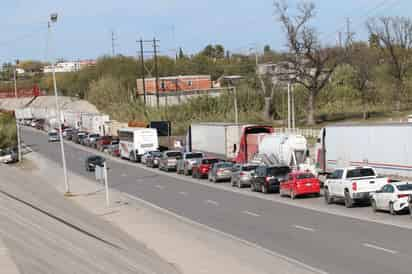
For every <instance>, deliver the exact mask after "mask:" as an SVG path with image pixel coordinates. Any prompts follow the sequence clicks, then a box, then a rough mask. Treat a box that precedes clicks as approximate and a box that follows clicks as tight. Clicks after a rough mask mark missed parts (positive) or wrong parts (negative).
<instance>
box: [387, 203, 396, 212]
mask: <svg viewBox="0 0 412 274" xmlns="http://www.w3.org/2000/svg"><path fill="white" fill-rule="evenodd" d="M389 213H390V214H391V215H396V211H395V209H394V208H393V202H389Z"/></svg>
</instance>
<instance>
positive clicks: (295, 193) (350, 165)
mask: <svg viewBox="0 0 412 274" xmlns="http://www.w3.org/2000/svg"><path fill="white" fill-rule="evenodd" d="M389 129H390V130H392V135H391V136H393V133H394V132H395V133H396V131H398V130H399V132H400V133H403V134H404V136H403V137H402V138H399V142H394V143H392V147H390V149H388V148H385V147H382V143H384V140H381V139H380V138H381V137H380V136H386V135H387V134H388V133H384V132H385V130H389ZM385 134H386V135H385ZM63 135H64V136H65V138H67V139H69V140H73V141H74V142H76V143H79V144H82V145H86V146H89V147H93V148H96V149H99V150H100V151H105V152H108V153H110V154H111V155H112V156H117V157H121V158H124V159H127V160H130V161H133V162H141V163H142V164H144V165H146V166H148V167H151V168H159V169H160V170H163V171H166V172H170V171H175V172H177V173H178V174H183V175H186V176H192V177H193V178H196V179H208V180H209V181H210V182H214V183H216V182H222V181H226V182H230V183H231V185H232V186H234V187H240V188H242V187H250V189H251V191H257V192H262V193H279V194H280V196H289V197H291V198H292V199H295V198H296V197H299V196H314V197H318V196H321V193H323V196H324V200H325V203H326V204H331V203H334V202H337V201H339V202H343V203H344V205H345V206H346V207H348V208H350V207H353V206H354V205H356V204H358V203H370V205H371V206H372V209H373V210H374V211H377V210H385V211H388V212H390V213H392V214H397V213H400V212H405V211H410V212H411V210H410V207H411V206H412V199H411V198H412V184H409V182H408V181H407V180H405V179H402V177H401V176H410V175H411V174H410V169H411V170H412V167H411V166H409V165H410V163H411V162H412V161H410V159H409V158H410V155H411V154H410V153H409V151H410V150H411V149H412V145H411V144H410V141H409V140H411V138H407V137H408V136H409V137H412V125H410V124H399V125H398V124H395V125H392V124H391V125H387V126H385V125H373V126H372V125H371V126H358V125H356V126H351V125H348V126H345V127H344V126H332V127H326V128H324V129H322V130H320V135H319V138H318V140H317V144H316V149H315V158H316V159H315V161H314V163H312V160H311V158H310V153H309V148H308V145H307V140H306V138H305V137H303V136H301V135H298V134H292V133H290V134H289V133H276V132H274V130H273V128H271V127H269V126H261V125H237V124H227V123H198V124H192V125H191V127H190V128H189V130H188V134H187V136H186V140H185V142H184V143H185V146H184V147H181V148H179V149H174V150H164V151H160V150H158V148H159V143H158V136H157V131H156V129H150V128H138V127H136V128H133V127H129V128H121V129H119V130H118V137H110V136H100V135H99V134H97V133H88V132H86V131H80V130H75V129H73V128H68V129H64V131H63ZM376 135H379V136H378V137H376ZM405 136H406V137H405ZM374 138H376V139H377V141H376V140H374ZM352 143H356V145H353V147H356V148H357V149H356V150H353V149H351V147H352V145H351V144H352ZM359 144H361V146H360V145H359ZM399 147H401V148H402V149H400V148H399ZM379 149H380V150H381V151H385V152H386V151H388V153H387V154H385V153H376V151H379ZM371 150H373V151H375V152H370V151H371ZM393 151H396V153H393ZM411 152H412V151H411ZM382 154H384V155H382ZM100 160H101V159H100ZM100 160H99V161H100ZM411 160H412V159H411ZM87 161H88V162H90V165H93V161H89V160H87ZM381 162H386V163H384V164H383V163H381ZM88 165H89V164H88V163H87V164H86V166H88ZM90 170H92V168H90ZM388 170H390V171H392V172H388ZM385 171H386V172H385ZM398 171H399V172H398ZM379 174H388V176H389V175H391V177H383V176H380V175H379ZM392 175H397V176H398V178H399V179H398V180H395V179H393V178H397V177H394V176H392ZM410 177H412V176H410ZM322 187H323V188H324V189H323V192H322V191H321V188H322Z"/></svg>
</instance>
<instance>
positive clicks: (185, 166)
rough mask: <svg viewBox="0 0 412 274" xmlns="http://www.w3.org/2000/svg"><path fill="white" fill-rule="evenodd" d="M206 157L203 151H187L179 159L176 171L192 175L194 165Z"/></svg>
mask: <svg viewBox="0 0 412 274" xmlns="http://www.w3.org/2000/svg"><path fill="white" fill-rule="evenodd" d="M203 157H204V155H203V153H201V152H185V153H183V156H182V158H178V159H177V167H176V172H177V173H178V174H184V175H186V176H189V175H192V168H193V165H195V164H197V163H198V162H200V160H202V159H203Z"/></svg>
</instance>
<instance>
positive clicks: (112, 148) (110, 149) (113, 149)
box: [105, 143, 120, 157]
mask: <svg viewBox="0 0 412 274" xmlns="http://www.w3.org/2000/svg"><path fill="white" fill-rule="evenodd" d="M105 151H106V152H107V153H109V154H110V155H111V156H114V157H120V147H119V143H112V144H111V145H109V146H107V147H106V148H105Z"/></svg>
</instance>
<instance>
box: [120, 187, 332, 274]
mask: <svg viewBox="0 0 412 274" xmlns="http://www.w3.org/2000/svg"><path fill="white" fill-rule="evenodd" d="M122 193H123V195H124V196H126V197H128V198H129V199H131V200H135V201H137V202H138V203H142V204H144V205H146V206H149V207H151V208H154V209H156V210H159V211H160V212H163V213H166V214H169V215H170V216H173V217H175V218H176V219H178V220H180V221H182V222H185V223H187V224H191V225H194V226H197V227H199V228H203V229H206V230H209V231H211V232H214V233H217V234H220V235H222V236H224V237H227V238H229V239H232V240H235V241H238V242H240V243H243V244H245V245H247V246H250V247H252V248H255V249H258V250H262V251H263V252H265V253H267V254H269V255H271V256H274V257H277V258H280V259H282V260H284V261H286V262H289V263H291V264H294V265H296V266H299V267H302V268H304V269H306V270H309V271H311V272H314V273H318V274H329V273H328V272H326V271H324V270H322V269H319V268H316V267H313V266H310V265H308V264H305V263H303V262H301V261H298V260H296V259H293V258H291V257H288V256H286V255H282V254H280V253H278V252H276V251H272V250H270V249H267V248H264V247H262V246H260V245H258V244H255V243H252V242H249V241H247V240H244V239H242V238H239V237H236V236H234V235H232V234H229V233H226V232H223V231H221V230H218V229H215V228H213V227H211V226H208V225H205V224H201V223H199V222H196V221H193V220H191V219H189V218H186V217H183V216H181V215H179V214H177V213H174V212H172V211H170V210H167V209H165V208H162V207H160V206H157V205H155V204H153V203H151V202H148V201H145V200H143V199H141V198H138V197H135V196H132V195H130V194H129V193H126V192H122Z"/></svg>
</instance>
